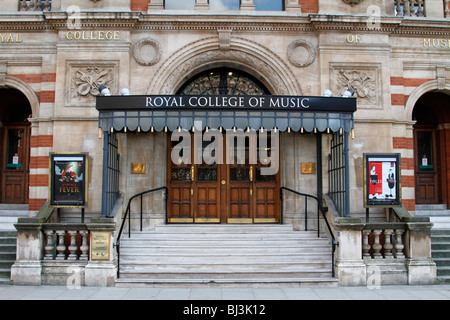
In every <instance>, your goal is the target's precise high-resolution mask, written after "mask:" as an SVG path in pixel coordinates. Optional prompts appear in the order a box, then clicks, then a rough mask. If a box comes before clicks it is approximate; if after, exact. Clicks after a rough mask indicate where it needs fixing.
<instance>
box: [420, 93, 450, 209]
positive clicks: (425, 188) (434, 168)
mask: <svg viewBox="0 0 450 320" xmlns="http://www.w3.org/2000/svg"><path fill="white" fill-rule="evenodd" d="M449 106H450V96H449V95H448V94H446V93H444V92H438V91H432V92H427V93H425V94H423V95H422V96H421V97H420V98H419V99H418V100H417V102H416V103H415V105H414V109H413V115H412V117H413V121H416V123H415V125H414V170H415V190H416V192H415V198H416V204H447V206H448V205H449V199H450V190H449V182H450V107H449Z"/></svg>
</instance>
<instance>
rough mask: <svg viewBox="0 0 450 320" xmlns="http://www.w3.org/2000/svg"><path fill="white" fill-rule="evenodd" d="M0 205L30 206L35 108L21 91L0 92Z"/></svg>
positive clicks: (3, 89) (5, 90)
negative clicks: (32, 121) (33, 116)
mask: <svg viewBox="0 0 450 320" xmlns="http://www.w3.org/2000/svg"><path fill="white" fill-rule="evenodd" d="M0 101H1V105H0V140H1V141H2V147H1V148H0V170H1V178H0V179H1V184H0V186H1V187H0V188H1V189H0V195H1V198H0V201H1V203H14V204H19V203H27V202H28V186H29V185H28V183H29V169H30V168H29V159H30V134H31V129H30V123H29V122H28V118H29V117H30V116H31V114H32V108H31V105H30V102H29V101H28V98H27V97H26V96H25V95H24V94H23V93H22V92H21V91H19V90H17V89H11V88H0Z"/></svg>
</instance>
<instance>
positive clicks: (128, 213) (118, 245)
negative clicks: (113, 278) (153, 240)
mask: <svg viewBox="0 0 450 320" xmlns="http://www.w3.org/2000/svg"><path fill="white" fill-rule="evenodd" d="M160 190H164V191H165V194H164V203H165V210H167V190H168V189H167V187H159V188H155V189H150V190H147V191H143V192H140V193H138V194H135V195H134V196H132V197H131V198H130V199H129V200H128V204H127V209H126V210H125V214H124V216H123V218H122V224H121V226H120V229H119V233H118V234H117V237H116V244H115V246H116V252H117V278H119V277H120V273H119V270H120V268H119V266H120V237H121V236H122V232H123V228H124V226H125V221H126V220H127V217H128V238H130V237H131V201H133V200H134V199H136V198H138V197H140V199H141V212H140V224H141V225H140V226H141V228H140V230H141V231H142V221H143V213H142V196H143V195H145V194H148V193H152V192H156V191H160Z"/></svg>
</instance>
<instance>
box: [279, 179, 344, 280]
mask: <svg viewBox="0 0 450 320" xmlns="http://www.w3.org/2000/svg"><path fill="white" fill-rule="evenodd" d="M283 190H286V191H289V192H292V193H294V194H296V195H299V196H303V197H305V231H308V198H312V199H314V200H316V201H317V237H318V238H319V237H320V221H319V211H320V212H321V213H322V216H323V219H324V221H325V223H326V225H327V228H328V232H329V233H330V236H331V240H332V241H331V274H332V276H333V277H334V276H335V272H334V254H335V252H336V246H337V243H336V239H335V237H334V235H333V232H332V231H331V227H330V224H329V222H328V219H327V217H326V215H325V213H326V212H327V211H328V207H325V206H322V204H321V202H320V199H319V198H318V197H316V196H313V195H311V194H307V193H302V192H298V191H296V190H293V189H290V188H287V187H281V188H280V204H281V216H283Z"/></svg>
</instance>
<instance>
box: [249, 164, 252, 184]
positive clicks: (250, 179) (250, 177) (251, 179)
mask: <svg viewBox="0 0 450 320" xmlns="http://www.w3.org/2000/svg"><path fill="white" fill-rule="evenodd" d="M249 174H250V181H253V166H250V172H249Z"/></svg>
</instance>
